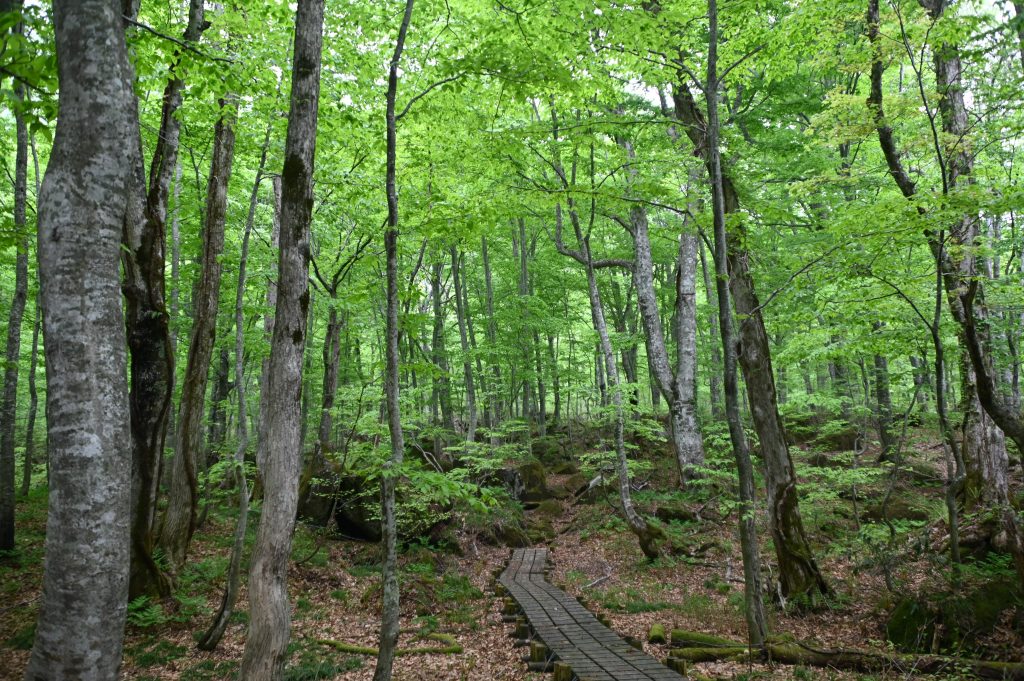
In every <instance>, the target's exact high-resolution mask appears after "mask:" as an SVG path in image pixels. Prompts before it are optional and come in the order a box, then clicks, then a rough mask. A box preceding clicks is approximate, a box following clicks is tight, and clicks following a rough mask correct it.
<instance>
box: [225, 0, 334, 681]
mask: <svg viewBox="0 0 1024 681" xmlns="http://www.w3.org/2000/svg"><path fill="white" fill-rule="evenodd" d="M323 21H324V1H323V0H299V3H298V10H297V13H296V16H295V43H294V49H293V52H292V53H293V55H294V56H293V58H292V90H291V110H290V113H289V115H288V134H287V137H286V139H285V147H284V158H285V161H284V169H283V171H282V172H281V234H280V249H279V254H278V261H277V262H278V284H277V301H276V305H275V309H274V335H273V338H272V340H271V344H270V366H269V370H268V372H267V385H266V390H265V391H264V392H263V395H262V401H263V403H264V406H263V407H262V412H263V414H264V417H265V420H264V421H263V422H262V423H261V424H260V442H259V446H258V448H257V456H256V459H257V461H256V463H257V465H258V466H259V469H260V472H261V474H262V476H263V512H262V514H261V518H260V526H259V530H258V531H257V533H256V543H255V545H254V546H253V558H252V566H251V568H250V571H249V634H248V636H247V637H246V639H245V651H244V653H243V654H242V664H241V673H240V677H241V678H243V679H246V681H272V680H275V679H279V678H281V674H282V673H283V671H284V663H285V656H286V652H287V647H288V639H289V637H290V635H291V616H290V608H289V603H288V562H289V559H290V556H291V548H292V533H293V531H294V529H295V512H296V507H297V505H298V492H299V490H298V487H299V476H300V474H301V471H302V450H301V429H300V404H299V395H300V394H301V392H302V356H303V352H304V350H305V347H306V321H307V315H308V314H309V306H310V296H309V224H310V220H311V219H312V208H313V168H314V160H315V157H316V131H317V110H318V103H319V99H320V59H321V46H322V40H323V38H322V32H323Z"/></svg>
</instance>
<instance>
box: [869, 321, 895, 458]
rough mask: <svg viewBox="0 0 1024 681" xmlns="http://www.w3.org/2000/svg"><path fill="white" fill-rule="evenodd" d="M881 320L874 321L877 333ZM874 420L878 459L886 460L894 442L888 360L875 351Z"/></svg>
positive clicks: (881, 325) (881, 326) (880, 326)
mask: <svg viewBox="0 0 1024 681" xmlns="http://www.w3.org/2000/svg"><path fill="white" fill-rule="evenodd" d="M883 326H884V325H883V324H882V323H881V322H875V324H874V329H875V332H876V333H878V332H879V331H881V329H882V328H883ZM875 422H876V424H877V427H878V440H879V442H880V443H881V449H882V451H881V452H880V453H879V455H878V460H879V461H888V460H889V456H890V454H892V450H893V446H894V445H895V443H894V442H893V439H892V397H891V396H890V394H889V360H888V359H886V358H885V356H884V355H880V354H878V353H875Z"/></svg>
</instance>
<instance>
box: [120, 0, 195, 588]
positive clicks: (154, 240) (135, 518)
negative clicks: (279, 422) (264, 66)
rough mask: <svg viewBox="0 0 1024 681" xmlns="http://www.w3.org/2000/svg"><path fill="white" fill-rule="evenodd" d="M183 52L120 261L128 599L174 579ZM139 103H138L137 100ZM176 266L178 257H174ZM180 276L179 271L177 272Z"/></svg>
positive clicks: (140, 159)
mask: <svg viewBox="0 0 1024 681" xmlns="http://www.w3.org/2000/svg"><path fill="white" fill-rule="evenodd" d="M204 27H205V21H204V8H203V3H202V2H201V1H200V0H192V1H191V2H190V3H189V12H188V24H187V26H186V28H185V35H184V39H185V41H186V42H189V43H194V42H196V41H198V40H199V37H200V34H201V33H202V31H203V29H204ZM180 59H181V51H179V52H178V54H177V56H176V57H175V64H174V65H172V66H171V69H170V73H169V76H168V80H167V84H166V85H165V87H164V93H163V103H162V110H161V116H160V130H159V134H158V135H157V137H156V140H157V142H156V148H155V149H154V151H153V158H152V161H151V164H150V181H149V186H148V187H147V186H146V172H145V158H144V154H143V151H142V138H141V136H140V135H136V136H135V139H134V140H132V141H133V142H134V144H135V147H134V148H133V151H134V158H133V159H132V164H133V171H134V172H133V187H132V199H131V203H130V205H131V207H132V208H131V209H130V210H129V211H128V213H127V215H126V218H125V222H124V233H123V236H122V240H123V242H124V246H125V248H124V250H123V251H122V254H121V262H122V266H123V270H124V282H123V284H122V290H123V292H124V296H125V317H126V319H125V323H126V326H127V334H128V350H129V353H130V357H131V384H130V385H131V392H130V395H129V401H130V405H131V424H132V547H131V548H132V553H131V577H130V580H129V589H128V591H129V597H130V598H136V597H138V596H141V595H143V594H151V595H152V594H158V595H161V596H166V595H168V594H169V593H170V586H171V585H170V582H169V580H168V579H167V577H166V576H165V575H163V574H161V571H160V568H159V567H158V566H157V564H156V562H155V561H154V560H153V549H154V548H155V545H156V534H155V529H156V528H155V519H156V501H157V494H158V491H159V486H160V469H161V465H162V462H163V455H164V445H165V442H166V436H167V429H168V421H169V420H170V416H171V408H172V407H171V404H172V395H173V389H174V350H173V347H172V345H171V336H170V328H169V317H168V314H167V307H166V303H165V284H164V276H165V273H164V268H165V257H164V242H165V240H166V235H167V212H168V197H169V194H170V185H171V181H172V179H173V178H174V176H175V174H176V171H177V168H178V141H179V137H180V128H181V123H180V121H179V120H178V117H177V111H178V108H179V107H180V106H181V101H182V91H183V89H184V82H183V81H182V80H181V79H180V78H178V77H177V74H176V69H177V66H178V63H179V62H180ZM132 106H133V108H136V110H137V107H138V104H137V101H133V102H132ZM174 268H175V270H176V269H177V263H174ZM174 274H175V275H176V274H177V272H176V271H175V272H174Z"/></svg>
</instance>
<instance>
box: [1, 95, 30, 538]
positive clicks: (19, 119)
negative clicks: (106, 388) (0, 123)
mask: <svg viewBox="0 0 1024 681" xmlns="http://www.w3.org/2000/svg"><path fill="white" fill-rule="evenodd" d="M16 92H17V94H16V95H15V96H16V98H17V99H19V100H20V99H22V98H23V97H24V94H25V88H24V86H22V85H18V86H17V88H16ZM14 120H15V127H16V128H17V133H16V136H17V141H16V151H15V161H14V231H15V233H16V234H18V235H20V237H21V238H20V239H19V243H18V256H17V260H16V262H15V266H14V297H13V299H12V300H11V308H10V310H9V311H8V314H7V346H6V352H5V354H4V359H5V360H6V368H5V369H4V391H3V397H2V398H0V551H13V550H14V438H15V433H16V429H15V425H16V416H17V412H18V409H17V407H18V368H19V367H20V366H21V321H22V318H23V317H24V315H25V303H26V301H27V299H28V235H26V234H25V204H26V202H27V195H28V126H26V125H25V116H24V115H23V114H22V113H21V112H20V111H19V110H15V114H14Z"/></svg>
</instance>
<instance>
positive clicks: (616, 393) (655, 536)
mask: <svg viewBox="0 0 1024 681" xmlns="http://www.w3.org/2000/svg"><path fill="white" fill-rule="evenodd" d="M552 120H553V122H554V120H555V119H554V112H552ZM555 135H556V138H557V127H555ZM556 167H557V168H559V173H558V174H559V176H560V177H564V176H565V175H564V173H562V172H561V162H560V161H556ZM569 220H570V221H571V222H572V227H573V232H574V233H575V235H576V243H577V244H578V250H573V249H569V248H567V247H566V246H565V244H564V243H563V242H562V206H561V204H555V246H556V248H557V249H558V252H559V253H561V254H562V255H565V256H568V257H571V258H572V259H573V260H575V261H576V262H578V263H580V264H581V265H583V267H584V271H585V272H586V275H587V294H588V297H589V299H590V318H591V321H592V322H593V325H594V330H595V331H596V332H597V335H598V353H599V354H598V366H599V367H601V366H602V365H603V367H604V371H605V374H606V375H607V376H608V384H609V386H608V387H609V388H610V391H609V392H610V393H611V395H610V399H611V404H612V406H613V407H614V411H615V473H616V477H617V478H618V482H619V502H620V503H621V504H622V514H623V515H624V516H625V518H626V525H627V526H628V527H629V529H630V530H631V531H632V532H633V534H635V535H636V537H637V541H638V542H639V543H640V550H641V551H643V553H644V555H645V556H646V557H647V558H648V559H649V560H654V559H655V558H657V557H658V556H659V555H660V551H659V548H658V544H659V541H660V540H661V539H662V537H663V534H662V532H661V530H660V529H659V528H658V527H656V526H654V525H651V524H650V523H648V522H647V520H646V519H645V518H644V517H643V516H642V515H640V514H639V513H638V512H637V510H636V508H635V507H634V506H633V498H632V493H631V491H630V482H629V461H628V460H627V459H626V444H625V438H624V432H625V422H626V415H625V406H624V405H623V404H622V384H621V383H620V381H619V371H618V367H617V366H616V363H615V350H614V348H612V343H611V338H610V337H609V335H608V323H607V322H606V321H605V316H604V307H603V305H602V303H601V291H600V289H599V288H598V286H597V275H596V272H595V267H594V258H593V256H592V254H591V251H590V241H589V239H588V238H587V237H584V235H583V230H582V228H581V227H580V219H579V215H578V214H577V212H576V207H575V205H574V204H573V201H572V199H569Z"/></svg>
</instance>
